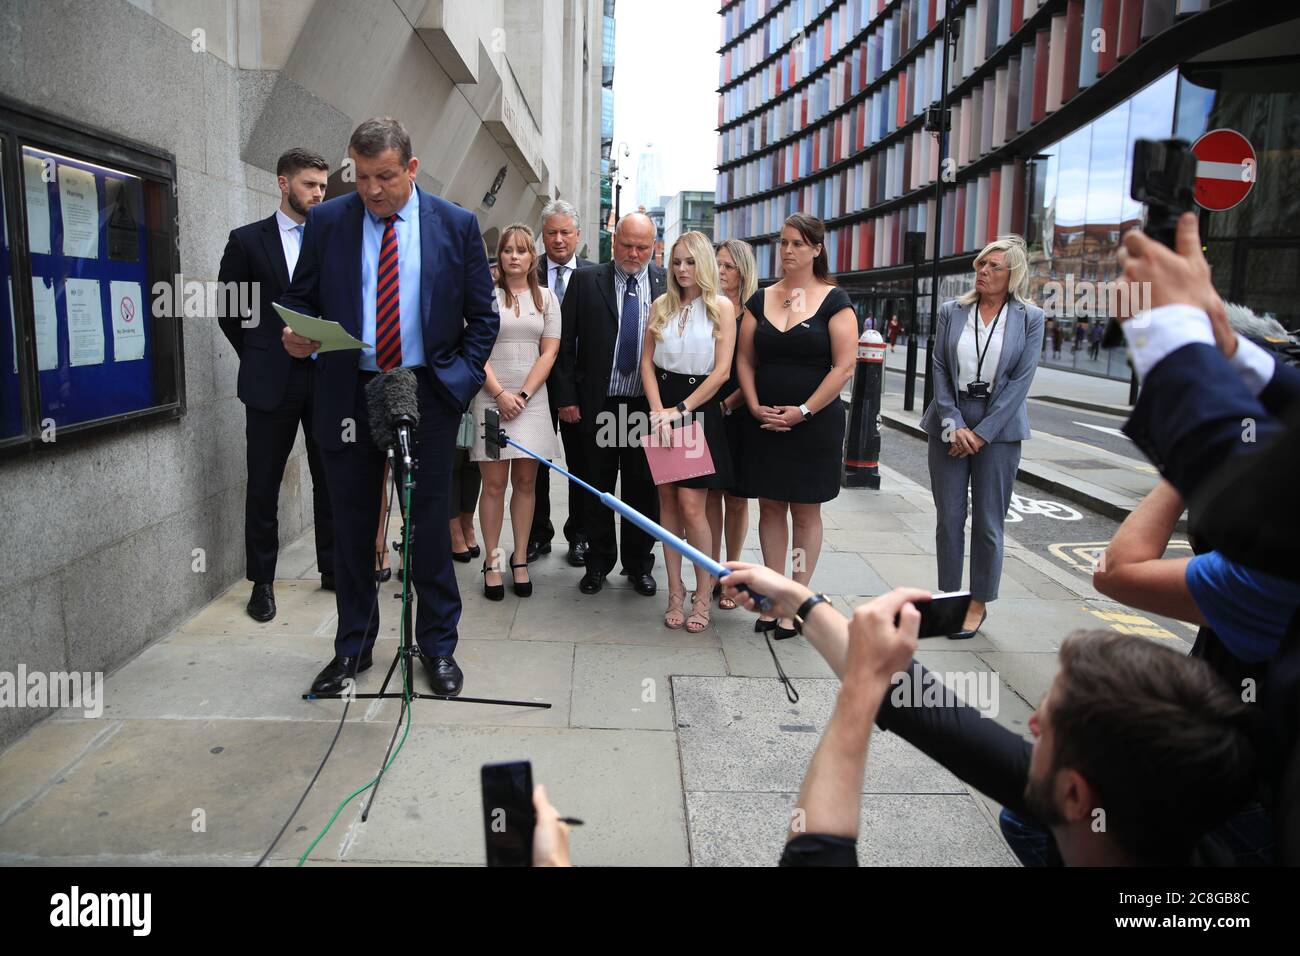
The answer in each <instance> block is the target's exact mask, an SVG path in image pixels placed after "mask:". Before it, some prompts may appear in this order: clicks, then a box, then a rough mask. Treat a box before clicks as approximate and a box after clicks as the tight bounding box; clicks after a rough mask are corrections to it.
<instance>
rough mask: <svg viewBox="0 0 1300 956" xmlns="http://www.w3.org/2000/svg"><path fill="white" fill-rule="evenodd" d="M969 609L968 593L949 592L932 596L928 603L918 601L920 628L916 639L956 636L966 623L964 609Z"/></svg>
mask: <svg viewBox="0 0 1300 956" xmlns="http://www.w3.org/2000/svg"><path fill="white" fill-rule="evenodd" d="M969 607H970V592H969V591H950V592H948V593H942V592H941V593H939V594H933V595H931V596H930V600H928V601H918V602H917V604H916V609H917V610H918V611H920V612H921V628H920V631H919V633H918V634H917V636H918V637H945V636H947V635H949V634H956V633H957V632H958V631H960V630H961V629H962V627H963V626H964V625H965V623H966V609H967V608H969Z"/></svg>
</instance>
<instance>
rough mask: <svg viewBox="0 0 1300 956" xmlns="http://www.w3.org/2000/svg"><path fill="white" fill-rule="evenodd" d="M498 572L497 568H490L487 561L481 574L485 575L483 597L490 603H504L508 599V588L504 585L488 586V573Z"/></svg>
mask: <svg viewBox="0 0 1300 956" xmlns="http://www.w3.org/2000/svg"><path fill="white" fill-rule="evenodd" d="M489 571H496V568H489V567H488V563H487V562H486V561H484V562H483V568H482V570H481V573H482V575H483V596H484V597H485V598H487V599H488V600H489V601H504V600H505V599H506V586H505V585H504V584H488V583H487V573H488V572H489Z"/></svg>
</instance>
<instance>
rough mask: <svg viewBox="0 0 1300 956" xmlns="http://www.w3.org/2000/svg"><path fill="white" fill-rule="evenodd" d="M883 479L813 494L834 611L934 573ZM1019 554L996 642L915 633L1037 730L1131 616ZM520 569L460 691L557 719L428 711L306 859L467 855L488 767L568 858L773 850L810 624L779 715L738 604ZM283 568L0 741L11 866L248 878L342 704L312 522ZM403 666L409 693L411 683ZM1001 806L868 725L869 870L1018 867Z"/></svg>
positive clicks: (314, 810) (791, 645) (373, 751)
mask: <svg viewBox="0 0 1300 956" xmlns="http://www.w3.org/2000/svg"><path fill="white" fill-rule="evenodd" d="M882 470H883V471H884V472H885V473H886V479H887V485H886V487H887V488H888V491H886V492H872V491H867V490H845V491H843V492H842V493H841V495H840V497H839V498H838V499H836V500H835V501H834V502H831V503H829V504H828V505H827V506H826V507H825V509H824V515H825V524H826V529H827V530H826V542H825V547H824V550H823V553H822V556H821V559H820V562H819V563H818V566H817V571H816V575H815V577H814V579H813V583H814V585H815V586H816V587H817V588H818V589H821V590H825V591H828V592H830V593H831V594H832V596H833V599H834V603H835V604H836V606H837V607H839V608H841V609H842V610H844V611H848V610H850V609H851V607H852V606H853V605H855V604H856V603H858V602H860V601H862V600H863V599H864V598H867V597H870V596H872V595H875V594H879V593H881V592H882V591H884V590H886V589H887V588H889V587H892V586H895V585H901V584H910V585H919V586H921V587H934V586H935V585H936V580H935V578H936V573H935V566H934V557H933V551H934V536H933V523H934V517H933V508H932V505H931V503H930V495H929V492H928V491H927V490H926V489H924V488H922V487H920V486H919V485H917V484H915V483H914V482H911V481H909V480H908V479H906V478H905V477H904V476H902V475H900V474H898V473H896V472H892V471H891V470H890V469H888V468H885V469H882ZM563 497H564V496H563V495H560V496H557V497H556V504H560V503H561V502H562V501H563ZM562 520H563V515H560V516H558V520H557V522H556V523H557V525H558V524H559V523H560V522H561V521H562ZM177 533H178V534H182V535H183V533H184V529H177ZM480 540H481V537H480ZM506 541H509V534H508V525H507V534H506ZM747 543H748V550H747V554H746V557H747V558H749V559H752V560H757V559H758V552H757V507H756V505H754V506H752V507H751V524H750V534H749V539H748V542H747ZM1007 543H1008V549H1007V559H1006V571H1005V576H1004V582H1003V591H1002V595H1003V596H1002V600H1000V601H999V602H998V603H996V604H995V605H993V608H992V614H991V615H990V618H989V621H988V623H987V624H986V626H985V628H984V631H983V632H982V633H981V634H980V635H979V636H978V637H976V638H975V639H973V640H970V641H966V642H962V643H953V642H949V641H947V640H945V639H930V640H927V641H925V642H923V644H922V649H921V651H920V656H921V658H922V659H923V660H924V661H925V662H926V663H927V664H928V665H930V666H931V667H933V668H935V669H937V670H941V671H943V672H963V673H964V672H980V671H988V672H991V673H993V674H995V675H996V677H997V681H998V688H999V697H998V700H999V712H998V715H997V717H996V719H997V720H999V721H1001V722H1003V723H1005V724H1006V725H1008V726H1010V727H1013V728H1014V729H1016V730H1017V731H1018V732H1021V733H1024V732H1026V731H1027V720H1028V717H1029V715H1030V713H1031V711H1032V705H1034V704H1036V702H1037V701H1038V700H1039V698H1040V697H1041V696H1042V694H1043V693H1044V692H1045V691H1046V689H1047V687H1048V685H1049V683H1050V681H1051V679H1052V676H1053V675H1054V673H1055V671H1056V657H1055V651H1056V649H1057V648H1058V647H1059V645H1060V642H1061V640H1062V638H1063V637H1064V636H1065V635H1066V634H1067V633H1068V632H1069V631H1071V630H1073V629H1075V628H1079V627H1105V626H1122V625H1121V624H1116V622H1117V621H1120V622H1122V609H1121V608H1118V607H1117V606H1115V605H1114V604H1112V603H1110V602H1108V601H1105V600H1103V599H1101V598H1099V597H1098V595H1096V594H1095V592H1093V591H1092V589H1091V587H1090V585H1089V584H1088V583H1087V582H1086V579H1084V578H1082V577H1081V576H1079V575H1072V574H1071V573H1070V572H1068V571H1067V570H1066V569H1064V568H1059V567H1056V566H1054V565H1052V564H1051V563H1049V562H1048V561H1047V560H1046V559H1044V558H1041V557H1039V556H1038V555H1035V554H1033V553H1031V552H1029V551H1027V550H1026V549H1024V548H1022V547H1020V546H1019V545H1018V544H1017V543H1016V542H1015V541H1014V540H1013V539H1011V538H1009V539H1008V542H1007ZM532 571H533V580H534V582H535V586H536V593H535V595H534V596H533V597H531V598H528V599H519V598H516V597H514V595H513V594H510V593H509V592H508V593H507V597H506V600H505V601H504V602H502V603H499V604H498V603H491V602H488V601H486V600H485V599H484V598H483V596H482V591H481V587H480V582H481V578H480V576H479V575H478V573H477V570H476V568H475V567H474V566H470V565H457V573H458V575H459V578H460V584H461V590H462V593H463V595H464V601H465V612H464V618H463V621H462V628H461V644H460V649H459V652H458V654H457V657H458V659H459V661H460V662H461V664H462V666H463V667H464V669H465V673H466V682H465V693H466V694H469V695H474V696H488V697H493V696H499V697H510V698H515V699H520V698H522V699H541V700H545V701H549V702H551V703H552V705H553V707H552V708H551V709H550V710H545V711H537V710H524V709H522V708H506V707H491V706H488V705H481V704H463V703H440V702H427V701H422V702H417V703H416V704H415V707H414V713H413V721H412V728H411V731H410V735H409V738H408V739H407V740H406V742H405V745H404V748H403V750H402V752H401V753H400V755H399V756H398V758H397V760H396V763H395V764H394V765H393V767H392V769H391V770H390V771H389V774H388V776H387V777H386V778H385V781H384V783H383V786H382V788H381V790H380V793H379V796H378V799H377V802H376V806H375V809H374V810H373V812H372V815H371V816H370V819H369V820H368V822H366V823H362V822H361V821H360V819H359V816H360V801H359V800H353V801H352V802H351V803H350V804H348V806H347V807H346V808H345V809H344V810H343V812H342V813H341V814H340V816H339V818H338V820H337V821H336V822H335V824H334V826H333V829H332V830H331V831H330V832H329V834H328V835H327V836H326V837H325V839H323V840H322V841H321V842H320V843H319V844H318V845H317V846H316V848H315V850H314V851H313V852H312V854H311V856H310V860H309V862H311V863H312V864H330V863H340V862H342V863H351V864H404V863H405V864H410V863H417V864H440V865H480V864H482V862H483V859H484V855H483V837H482V824H481V815H480V814H481V810H480V793H479V765H480V764H481V763H483V762H485V761H489V760H503V759H517V758H528V759H531V760H532V761H533V769H534V775H535V779H536V780H538V781H539V782H543V783H545V784H546V785H547V787H548V789H549V791H550V793H551V797H552V799H553V801H554V802H555V804H556V806H558V807H559V808H560V810H561V811H562V812H564V813H568V814H573V815H575V816H578V817H581V818H583V819H585V820H586V821H587V825H586V826H585V827H581V828H577V829H576V830H575V832H574V836H573V841H572V849H573V860H574V862H575V863H576V864H578V865H664V866H682V865H733V864H755V865H771V864H774V863H775V862H776V860H777V859H778V857H779V854H780V850H781V845H782V841H783V834H784V832H785V827H786V822H787V814H788V811H789V809H790V807H791V806H793V803H794V800H795V798H796V795H797V792H798V789H799V786H800V783H801V780H802V777H803V773H804V770H805V769H806V766H807V762H808V760H809V758H810V757H811V755H812V752H813V749H814V748H815V746H816V743H817V741H818V739H819V736H820V733H821V731H822V729H823V728H824V727H825V724H826V721H827V719H828V717H829V714H830V709H831V707H832V704H833V701H834V694H835V688H836V686H837V685H836V682H835V680H834V679H833V678H832V677H831V674H830V672H829V670H828V669H827V667H826V665H825V664H824V663H823V662H822V660H821V659H820V657H819V656H818V655H817V654H816V653H815V652H814V651H813V650H812V649H811V648H810V647H809V646H808V645H807V644H806V643H805V642H804V641H803V640H802V639H795V640H791V641H787V642H783V643H781V644H779V645H777V653H778V655H779V656H780V658H781V661H782V664H783V666H784V667H785V669H786V671H787V672H788V673H789V674H790V675H791V677H792V678H793V679H794V680H795V682H796V686H797V688H798V690H799V692H800V694H801V695H802V696H801V699H800V701H799V703H798V704H791V703H789V702H788V701H787V699H786V697H785V694H784V692H783V690H782V688H781V686H780V684H779V682H778V681H777V680H776V678H775V674H774V671H773V667H772V662H771V660H770V658H769V656H768V651H767V648H766V646H765V644H764V643H763V641H762V640H761V639H759V638H758V637H757V636H756V635H754V634H753V631H752V621H753V618H752V616H751V615H749V614H748V613H746V612H745V611H743V610H734V611H720V610H718V609H717V608H716V607H715V609H714V611H713V626H711V627H710V628H709V629H708V630H707V631H705V632H704V633H702V634H699V635H692V634H688V633H686V632H685V631H670V630H667V629H666V628H664V627H663V625H662V614H663V610H664V606H665V601H666V594H665V591H664V577H663V572H662V561H661V560H660V562H659V565H658V566H657V567H656V577H657V579H658V581H659V584H660V589H661V590H660V594H659V595H657V596H656V597H654V598H644V597H641V596H639V595H637V594H636V593H635V592H634V591H632V590H631V588H630V586H628V584H627V582H626V581H625V580H623V579H618V578H615V579H612V580H611V583H610V585H609V586H608V587H607V588H606V589H605V590H604V591H603V592H602V593H601V594H599V595H596V596H590V597H589V596H584V595H582V594H580V593H579V592H578V589H577V581H578V577H579V576H580V572H579V571H576V570H574V569H572V568H570V567H569V566H568V565H567V564H566V563H565V562H564V561H563V558H562V556H561V555H560V553H559V552H558V551H557V552H556V553H554V554H552V555H550V556H548V557H546V558H543V559H542V560H541V561H540V562H538V563H536V564H534V565H533V568H532ZM280 573H281V575H282V577H281V579H280V580H279V581H278V583H277V586H276V593H277V599H278V604H279V614H278V616H277V617H276V618H275V620H274V621H272V622H270V623H268V624H265V625H259V624H256V623H255V622H253V621H251V620H250V619H249V618H248V617H247V616H245V614H244V612H243V604H244V602H245V601H246V599H247V588H248V586H247V585H246V584H245V583H244V582H239V583H237V584H235V585H232V586H231V587H230V588H229V589H228V590H227V591H226V592H225V593H224V594H223V595H222V596H221V597H220V598H218V599H217V600H215V601H213V602H212V603H211V604H210V605H208V606H207V607H206V608H204V609H203V610H202V611H201V612H200V613H199V614H197V615H196V616H194V617H193V618H192V619H191V620H189V621H188V622H186V623H185V624H184V625H183V626H181V627H178V628H176V629H175V630H174V631H172V632H171V633H170V634H168V635H167V636H166V637H165V638H164V639H162V640H160V641H158V642H157V643H155V644H153V645H152V646H150V647H148V648H147V649H145V650H144V651H143V652H142V653H141V654H140V655H139V656H138V657H136V658H135V659H134V660H132V661H130V662H129V663H128V664H126V665H125V666H123V667H122V668H120V669H119V670H118V671H117V672H115V673H113V674H111V675H109V677H108V679H107V682H106V702H105V706H104V711H103V715H102V717H100V718H98V719H87V718H85V717H83V716H82V715H81V713H80V712H79V711H77V712H70V711H59V712H55V714H54V715H53V716H52V717H51V718H50V719H47V720H45V721H43V722H41V723H40V724H38V725H37V726H36V727H34V728H33V729H32V730H31V731H30V732H29V733H28V734H27V735H26V736H25V737H23V738H21V739H20V740H19V741H18V742H17V743H16V744H15V745H13V746H12V747H11V748H9V749H8V750H7V751H6V752H5V753H3V754H2V755H0V863H7V864H17V863H24V864H25V863H36V864H56V863H57V864H76V865H82V864H144V865H153V864H159V865H163V864H217V865H237V866H246V865H250V864H251V863H253V862H254V861H255V860H256V859H257V858H258V856H259V855H260V854H261V852H262V851H263V849H264V848H265V847H266V846H267V845H268V844H269V843H270V841H271V839H272V838H273V836H274V835H275V833H276V831H277V830H278V829H279V827H280V825H281V824H282V823H283V821H284V819H285V817H286V816H287V814H288V813H289V811H290V809H291V808H292V806H293V805H294V803H295V801H296V800H297V798H298V797H299V795H300V794H301V792H302V790H303V788H304V786H305V785H306V783H307V781H308V780H309V779H310V777H311V774H312V772H313V771H314V769H315V767H316V764H317V762H318V761H319V760H320V757H321V755H322V754H323V753H324V751H325V749H326V747H327V746H328V744H329V742H330V739H331V737H332V736H333V734H334V730H335V727H336V725H337V721H338V716H339V714H340V712H341V708H342V705H341V703H339V702H330V701H316V702H308V701H303V700H301V699H300V695H301V693H302V692H303V691H304V690H305V689H306V687H307V685H308V683H309V682H310V680H311V678H312V676H313V675H314V674H315V673H316V671H317V670H318V669H319V668H320V667H321V666H322V665H323V664H324V663H325V662H326V661H327V660H328V659H329V657H330V656H331V654H332V637H333V633H334V625H335V614H334V600H333V595H332V594H330V593H328V592H324V591H321V590H320V589H319V587H318V580H317V578H318V576H317V574H316V569H315V567H314V563H313V551H312V544H311V538H310V535H308V536H306V537H304V538H301V539H299V540H297V541H295V542H293V543H292V544H290V545H289V546H288V547H286V548H285V549H284V551H283V553H282V555H281V560H280ZM688 583H689V576H688ZM393 586H394V585H393V584H392V583H390V584H388V585H385V588H384V592H383V594H382V595H381V602H382V603H381V615H382V616H381V619H382V632H381V638H380V640H379V643H378V644H377V646H376V650H375V661H376V666H375V667H374V668H373V669H372V670H371V671H369V672H367V673H366V674H364V675H362V676H361V679H360V681H359V687H358V690H359V691H370V690H374V689H377V687H378V685H379V683H380V681H381V678H382V674H383V671H384V669H385V665H386V664H387V662H388V661H389V660H390V659H391V656H392V653H393V651H394V649H395V648H396V646H397V628H396V619H397V608H398V602H397V601H395V600H393V599H392V598H391V596H390V595H391V593H392V588H393ZM1117 614H1119V615H1121V616H1120V617H1116V615H1117ZM1177 643H1178V644H1179V645H1180V646H1184V647H1185V645H1182V644H1181V642H1177ZM415 680H416V682H417V684H418V685H421V686H422V684H423V680H424V678H423V675H422V674H417V675H416V677H415ZM397 714H398V705H397V704H395V703H393V702H375V703H368V702H365V701H361V702H358V703H356V704H354V705H353V706H352V708H351V710H350V713H349V718H348V723H347V726H346V727H345V728H344V730H343V733H342V736H341V738H340V739H339V742H338V745H337V746H336V748H335V750H334V754H333V756H332V757H331V758H330V760H329V762H328V764H327V765H326V768H325V771H324V773H323V774H322V776H321V779H320V780H319V781H318V782H317V784H316V786H315V788H314V789H313V790H312V792H311V795H310V796H309V797H308V799H307V802H306V804H305V805H304V807H303V809H302V811H301V812H300V813H299V815H298V817H297V818H296V819H295V821H294V824H293V825H292V826H291V827H290V829H289V831H288V832H287V833H286V834H285V837H284V839H283V840H282V841H281V843H280V845H279V846H278V848H277V850H276V852H275V854H274V856H273V858H272V860H273V862H274V863H276V864H279V865H286V864H291V863H293V862H296V860H297V858H298V856H299V855H300V854H301V853H303V851H304V850H305V849H306V848H307V846H308V844H309V843H310V842H311V841H312V839H314V837H315V835H316V834H317V833H318V832H319V831H320V829H321V828H322V827H323V826H324V825H325V823H326V821H327V820H328V819H329V817H330V815H331V813H333V811H334V808H335V807H336V806H337V805H338V803H339V801H341V800H342V799H343V798H344V797H345V796H346V795H347V794H349V793H351V792H352V791H353V790H355V789H356V788H358V787H360V786H361V785H362V784H364V783H365V782H366V781H367V780H369V779H370V778H371V777H372V775H373V774H374V772H375V770H376V769H377V767H378V765H379V762H380V760H381V759H382V755H383V753H384V748H385V746H386V745H387V742H388V739H389V736H390V734H391V733H392V729H393V723H394V721H395V720H396V717H397ZM996 810H997V807H996V806H995V805H992V804H991V803H990V802H988V801H986V800H985V799H984V798H983V797H982V796H980V795H978V794H972V793H971V792H970V791H969V790H968V789H967V788H966V787H964V786H963V785H962V784H961V783H960V781H958V780H956V779H955V778H954V777H952V776H951V775H950V774H948V773H947V772H946V771H944V770H942V769H941V768H939V767H938V766H936V765H935V764H933V763H931V762H930V761H929V760H928V759H926V758H924V757H923V756H922V755H920V754H919V753H918V752H916V751H915V750H914V749H912V748H911V747H910V746H909V745H907V744H905V743H904V742H902V741H900V740H898V739H897V738H893V737H892V736H891V735H887V734H882V733H880V732H877V733H876V734H875V736H874V738H873V743H872V748H871V755H870V762H869V767H868V771H867V775H866V781H865V784H864V787H863V797H862V815H863V816H862V819H863V835H862V841H861V858H862V860H863V862H864V863H889V864H905V865H926V864H950V865H951V864H962V865H966V864H973V865H1010V864H1013V863H1014V860H1013V859H1012V857H1011V855H1010V854H1009V852H1008V851H1007V849H1006V847H1005V845H1004V844H1003V842H1002V840H1001V838H1000V836H999V834H998V832H997V829H996V825H995V815H996Z"/></svg>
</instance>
